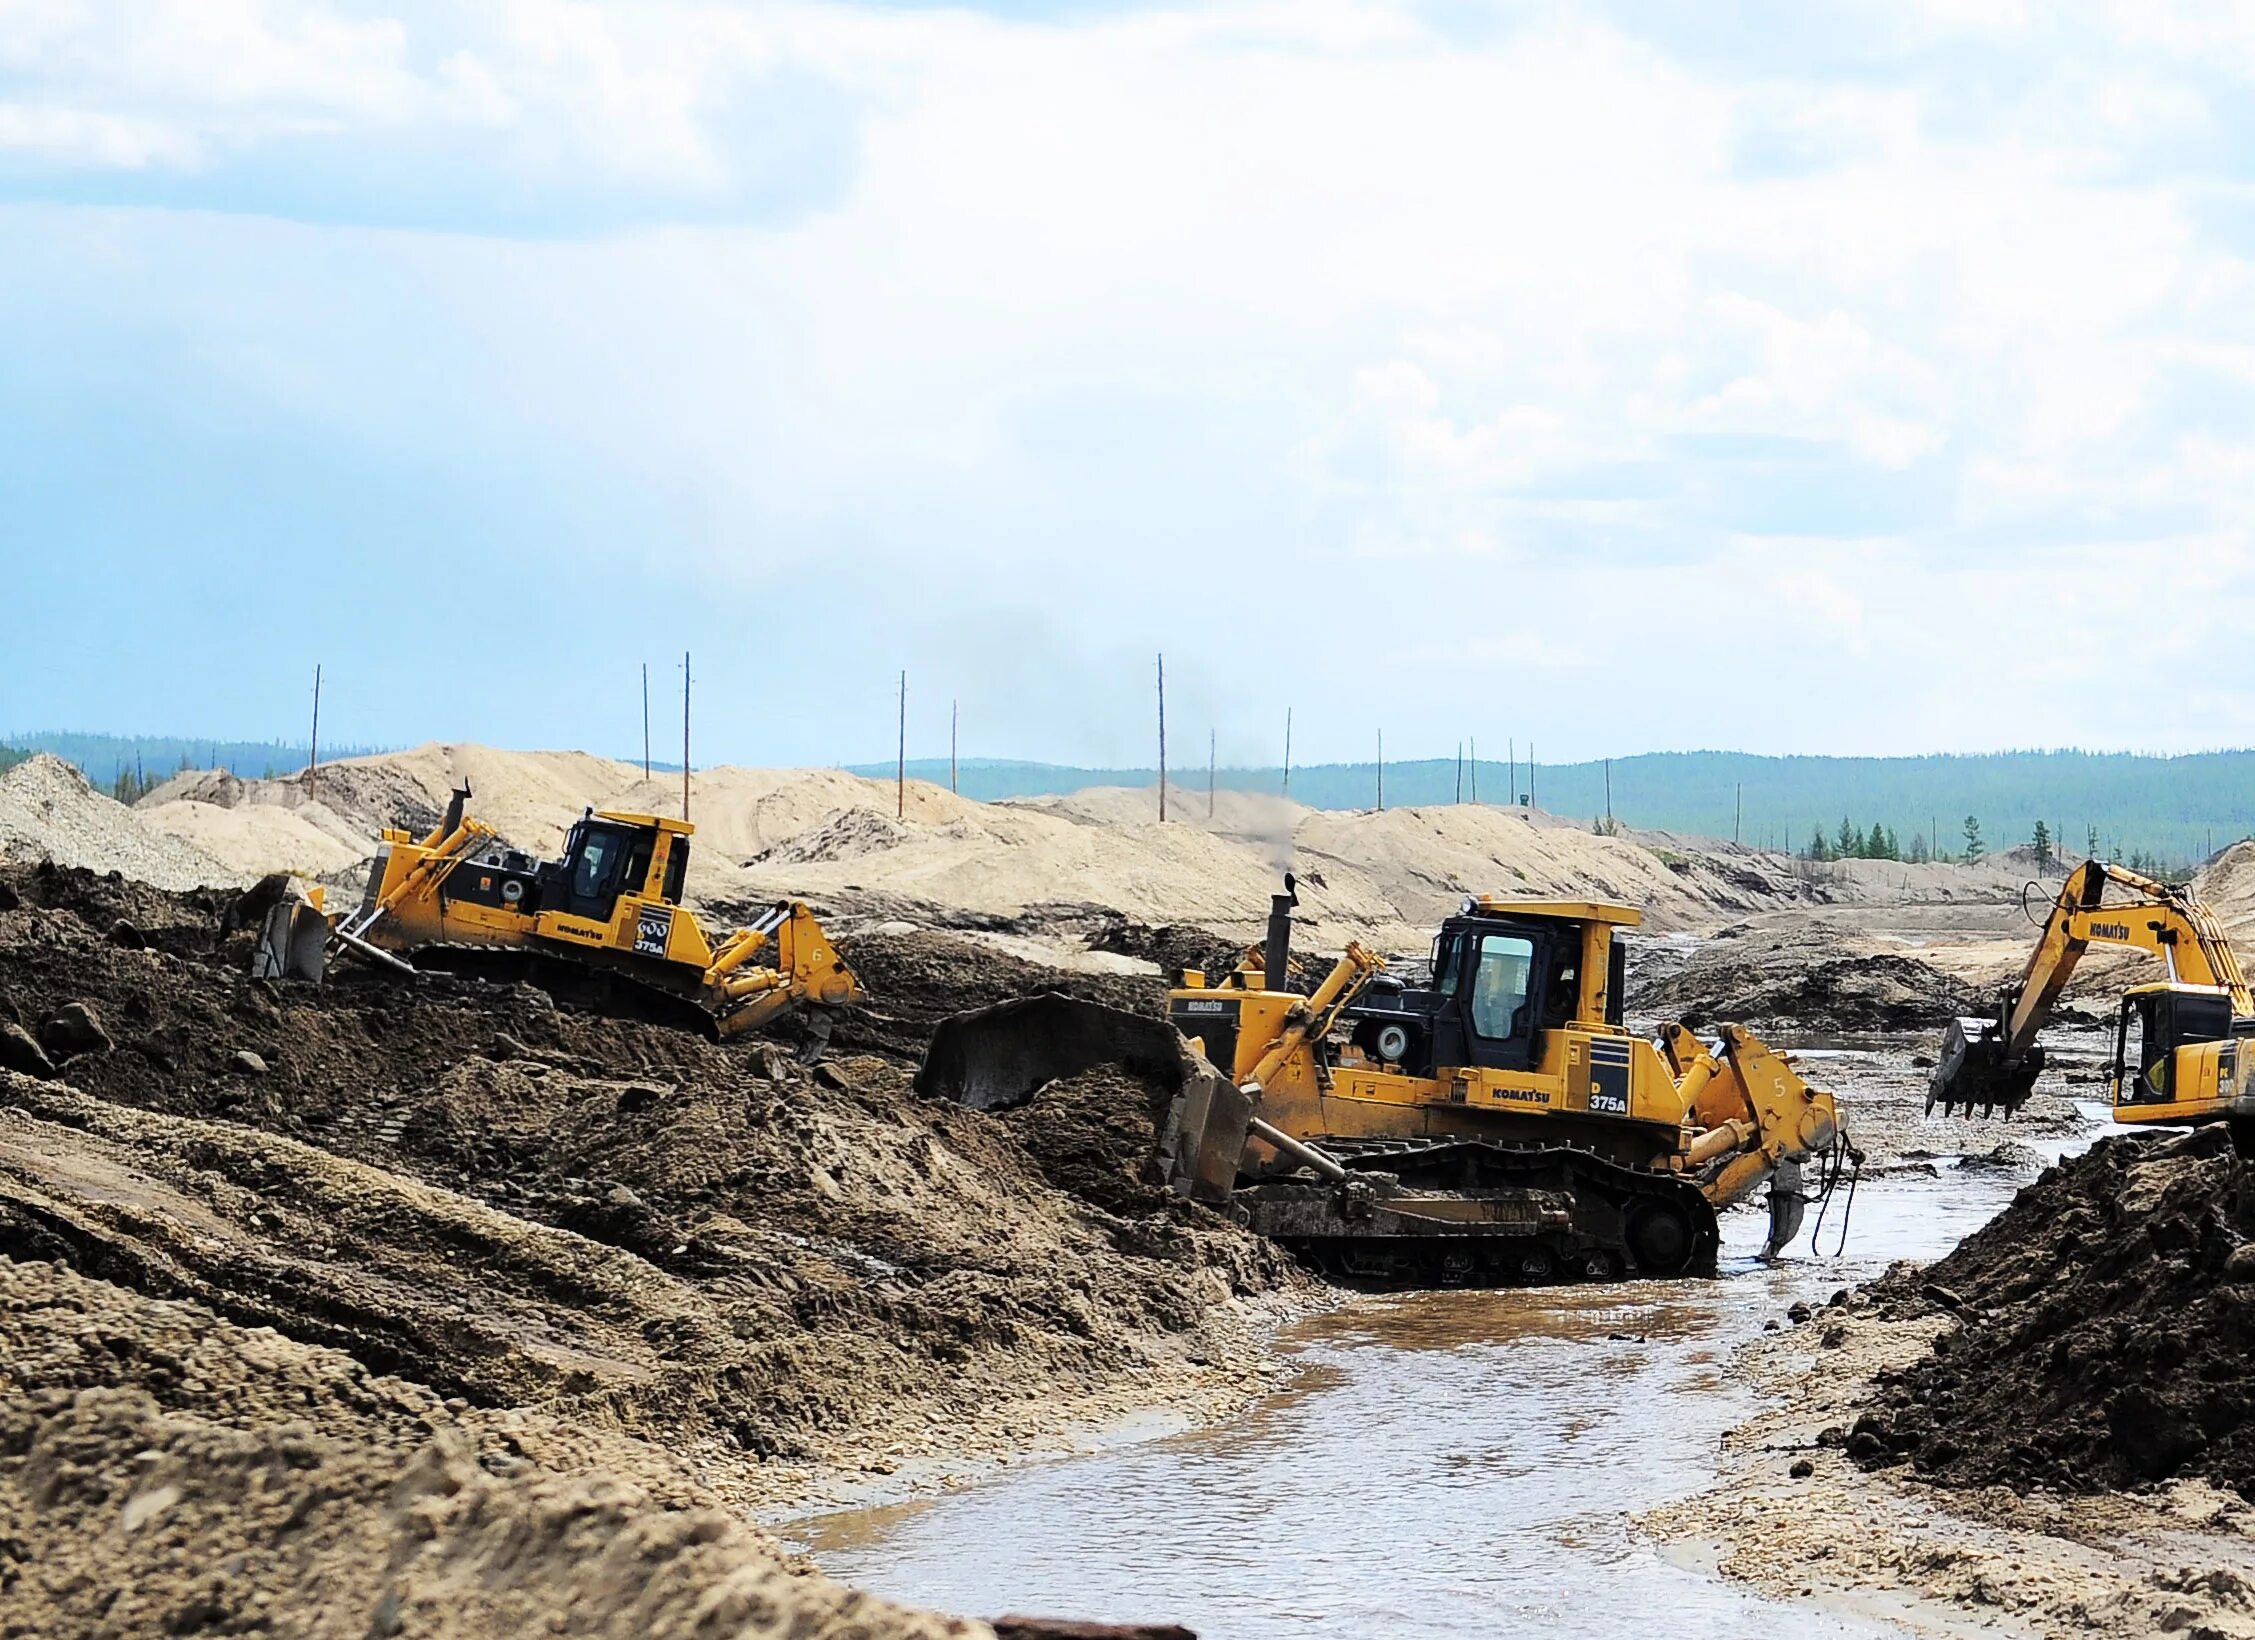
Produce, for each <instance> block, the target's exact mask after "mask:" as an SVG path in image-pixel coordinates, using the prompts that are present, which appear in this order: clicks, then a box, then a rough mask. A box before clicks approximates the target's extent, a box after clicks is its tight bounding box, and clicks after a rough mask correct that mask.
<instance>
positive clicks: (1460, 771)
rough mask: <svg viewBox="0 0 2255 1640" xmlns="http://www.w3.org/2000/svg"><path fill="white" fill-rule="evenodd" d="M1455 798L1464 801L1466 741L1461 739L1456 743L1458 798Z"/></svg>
mask: <svg viewBox="0 0 2255 1640" xmlns="http://www.w3.org/2000/svg"><path fill="white" fill-rule="evenodd" d="M1455 800H1456V801H1457V802H1459V803H1461V802H1463V801H1464V742H1463V741H1461V740H1460V741H1458V742H1457V743H1456V799H1455Z"/></svg>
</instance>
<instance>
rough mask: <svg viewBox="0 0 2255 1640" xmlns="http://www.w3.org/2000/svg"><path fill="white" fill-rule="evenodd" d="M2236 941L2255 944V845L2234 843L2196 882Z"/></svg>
mask: <svg viewBox="0 0 2255 1640" xmlns="http://www.w3.org/2000/svg"><path fill="white" fill-rule="evenodd" d="M2192 886H2193V889H2194V892H2196V893H2197V894H2199V896H2200V897H2201V898H2202V899H2203V900H2205V901H2207V903H2208V907H2209V909H2210V910H2212V911H2214V912H2215V913H2216V915H2217V916H2218V917H2220V918H2221V919H2223V923H2224V926H2225V927H2226V928H2227V929H2229V930H2230V931H2231V935H2232V938H2233V939H2234V940H2236V941H2242V942H2246V943H2248V944H2255V842H2245V843H2234V844H2232V846H2231V847H2230V848H2227V849H2225V850H2224V852H2223V853H2221V854H2219V855H2217V856H2216V858H2215V859H2214V860H2212V861H2210V862H2209V864H2208V866H2207V868H2206V869H2205V870H2203V871H2202V872H2201V873H2200V875H2199V876H2197V877H2195V878H2194V879H2193V884H2192Z"/></svg>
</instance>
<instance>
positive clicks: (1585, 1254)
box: [1238, 1140, 1722, 1286]
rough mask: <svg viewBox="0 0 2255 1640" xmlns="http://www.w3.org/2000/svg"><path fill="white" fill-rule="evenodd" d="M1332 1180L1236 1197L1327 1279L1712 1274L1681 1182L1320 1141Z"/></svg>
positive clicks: (1256, 1224) (1716, 1244)
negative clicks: (1340, 1169)
mask: <svg viewBox="0 0 2255 1640" xmlns="http://www.w3.org/2000/svg"><path fill="white" fill-rule="evenodd" d="M1325 1150H1326V1152H1327V1153H1328V1154H1330V1155H1332V1156H1334V1157H1335V1158H1336V1159H1337V1160H1338V1161H1339V1162H1340V1163H1341V1164H1342V1165H1343V1166H1345V1167H1346V1168H1347V1169H1348V1171H1349V1173H1350V1175H1352V1177H1350V1179H1349V1180H1348V1182H1347V1183H1346V1184H1344V1185H1326V1184H1311V1183H1309V1182H1307V1181H1305V1180H1300V1179H1290V1180H1273V1181H1270V1182H1267V1183H1263V1184H1257V1185H1252V1186H1248V1187H1246V1188H1245V1189H1243V1190H1241V1191H1239V1192H1238V1195H1239V1199H1240V1204H1241V1205H1242V1206H1243V1208H1244V1209H1245V1212H1246V1216H1247V1217H1248V1219H1249V1221H1250V1223H1251V1224H1252V1227H1253V1228H1254V1229H1257V1230H1260V1231H1262V1232H1264V1233H1265V1234H1268V1235H1270V1236H1273V1237H1274V1238H1275V1239H1277V1240H1278V1241H1280V1242H1282V1243H1284V1244H1285V1245H1286V1246H1287V1247H1289V1248H1291V1249H1292V1251H1293V1252H1294V1253H1296V1254H1298V1255H1299V1256H1300V1257H1301V1258H1303V1259H1305V1260H1306V1261H1307V1262H1308V1263H1310V1264H1312V1265H1314V1266H1315V1267H1316V1268H1317V1269H1318V1270H1320V1271H1322V1272H1323V1273H1324V1274H1325V1275H1328V1276H1330V1277H1332V1278H1333V1279H1336V1280H1342V1281H1348V1282H1353V1283H1357V1284H1379V1285H1404V1286H1408V1285H1415V1286H1433V1285H1441V1286H1534V1285H1542V1284H1546V1283H1550V1282H1560V1281H1616V1280H1622V1279H1662V1280H1664V1279H1672V1278H1677V1277H1685V1276H1712V1275H1713V1274H1714V1273H1715V1269H1716V1259H1717V1256H1718V1254H1719V1252H1720V1248H1721V1242H1722V1234H1721V1227H1720V1226H1719V1225H1718V1224H1717V1222H1716V1219H1715V1210H1714V1208H1713V1206H1712V1205H1710V1204H1709V1202H1708V1201H1707V1198H1706V1197H1705V1196H1703V1195H1701V1194H1700V1192H1699V1189H1698V1187H1697V1186H1696V1185H1694V1184H1693V1183H1692V1182H1691V1181H1690V1180H1688V1179H1686V1178H1683V1177H1681V1176H1679V1175H1676V1174H1672V1173H1660V1172H1655V1171H1650V1170H1647V1169H1643V1168H1635V1167H1627V1166H1623V1165H1622V1164H1620V1163H1618V1162H1613V1161H1608V1160H1607V1159H1606V1158H1604V1157H1602V1156H1598V1155H1594V1154H1592V1153H1591V1152H1588V1151H1585V1150H1577V1149H1573V1148H1571V1147H1568V1146H1559V1145H1543V1146H1514V1145H1505V1144H1496V1143H1492V1142H1488V1141H1483V1140H1431V1141H1410V1140H1400V1141H1361V1142H1355V1141H1346V1142H1340V1141H1331V1142H1329V1143H1327V1144H1326V1145H1325Z"/></svg>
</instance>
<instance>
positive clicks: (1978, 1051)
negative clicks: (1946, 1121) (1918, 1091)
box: [1926, 1017, 2044, 1117]
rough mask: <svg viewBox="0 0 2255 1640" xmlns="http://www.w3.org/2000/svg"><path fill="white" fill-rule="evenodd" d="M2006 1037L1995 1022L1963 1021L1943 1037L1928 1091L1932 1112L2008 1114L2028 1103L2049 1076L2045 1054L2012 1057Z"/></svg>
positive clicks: (2040, 1051)
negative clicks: (2043, 1076)
mask: <svg viewBox="0 0 2255 1640" xmlns="http://www.w3.org/2000/svg"><path fill="white" fill-rule="evenodd" d="M2004 1049H2005V1044H2004V1033H2003V1031H2002V1029H2001V1028H2000V1027H1999V1026H1998V1024H1997V1022H1996V1021H1995V1020H1993V1019H1978V1018H1962V1017H1961V1018H1958V1019H1953V1020H1951V1021H1950V1023H1949V1026H1948V1028H1947V1029H1945V1030H1944V1031H1943V1033H1942V1053H1941V1057H1940V1058H1939V1059H1938V1060H1937V1061H1936V1062H1935V1065H1934V1075H1933V1078H1932V1079H1931V1080H1930V1081H1929V1082H1928V1084H1927V1089H1926V1109H1927V1111H1928V1113H1929V1114H1931V1113H1932V1112H1933V1109H1934V1107H1935V1106H1936V1105H1940V1106H1941V1107H1942V1114H1943V1115H1944V1116H1949V1115H1952V1114H1959V1115H1964V1116H1971V1115H1973V1114H1974V1112H1975V1110H1976V1109H1978V1110H1979V1112H1980V1114H1981V1115H1983V1116H1988V1115H1992V1114H1994V1113H1995V1112H1997V1111H1999V1110H2001V1111H2003V1112H2004V1114H2005V1115H2006V1116H2008V1117H2009V1116H2011V1115H2012V1114H2013V1113H2014V1112H2015V1111H2017V1110H2019V1108H2020V1107H2021V1106H2022V1105H2024V1104H2026V1103H2027V1102H2028V1095H2029V1094H2030V1093H2031V1092H2033V1091H2034V1089H2035V1086H2036V1078H2037V1077H2038V1076H2040V1075H2041V1074H2042V1073H2043V1068H2044V1050H2043V1049H2042V1048H2040V1047H2036V1048H2030V1049H2029V1050H2028V1051H2027V1052H2026V1053H2025V1054H2023V1055H2021V1056H2020V1057H2019V1058H2018V1059H2013V1058H2010V1057H2008V1056H2007V1055H2006V1053H2005V1051H2004Z"/></svg>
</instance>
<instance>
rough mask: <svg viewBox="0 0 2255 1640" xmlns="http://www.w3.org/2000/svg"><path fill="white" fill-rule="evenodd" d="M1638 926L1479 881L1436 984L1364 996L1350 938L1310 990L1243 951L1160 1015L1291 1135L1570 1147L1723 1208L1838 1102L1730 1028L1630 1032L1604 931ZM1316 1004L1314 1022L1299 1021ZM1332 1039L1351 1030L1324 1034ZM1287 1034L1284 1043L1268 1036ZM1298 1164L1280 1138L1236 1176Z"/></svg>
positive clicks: (1597, 908) (1446, 943)
mask: <svg viewBox="0 0 2255 1640" xmlns="http://www.w3.org/2000/svg"><path fill="white" fill-rule="evenodd" d="M1642 921H1643V914H1642V913H1641V912H1639V911H1637V910H1635V909H1634V908H1632V907H1628V906H1621V905H1610V904H1605V903H1602V902H1596V901H1572V900H1510V899H1500V898H1493V897H1486V896H1483V897H1479V898H1476V899H1471V900H1468V901H1467V902H1466V905H1465V909H1464V912H1463V914H1462V915H1461V916H1458V917H1453V918H1451V919H1449V920H1448V922H1447V923H1445V924H1444V925H1443V927H1442V930H1441V933H1440V936H1439V937H1438V939H1437V940H1436V942H1435V958H1434V969H1435V972H1434V983H1433V985H1432V986H1430V987H1427V988H1423V989H1420V990H1416V991H1408V990H1404V991H1402V992H1399V993H1397V996H1396V998H1395V999H1393V1000H1392V1001H1391V1003H1389V1002H1387V1001H1381V1000H1375V999H1374V998H1373V995H1372V990H1371V985H1372V982H1373V981H1374V980H1375V979H1376V978H1377V977H1378V975H1379V973H1380V971H1381V969H1382V966H1383V965H1382V964H1380V963H1379V962H1378V960H1377V959H1376V958H1374V957H1372V956H1370V955H1369V954H1368V953H1367V952H1363V951H1362V950H1361V949H1360V948H1359V947H1350V948H1349V951H1348V954H1347V956H1346V957H1345V958H1343V959H1342V960H1341V963H1340V967H1339V969H1338V970H1337V971H1336V972H1335V973H1334V974H1333V976H1332V978H1331V979H1330V980H1327V981H1326V982H1325V986H1324V987H1323V988H1319V990H1318V991H1317V993H1316V997H1314V998H1310V997H1305V996H1301V995H1299V994H1297V993H1295V992H1291V991H1285V990H1272V989H1270V988H1269V987H1268V985H1267V983H1266V971H1265V963H1266V956H1265V954H1262V953H1260V952H1258V951H1256V952H1254V953H1249V954H1248V956H1247V959H1246V961H1245V962H1244V963H1243V964H1241V965H1240V966H1239V968H1238V969H1237V970H1236V971H1235V972H1233V973H1231V974H1229V975H1227V976H1225V977H1224V978H1223V979H1222V980H1221V981H1220V982H1219V983H1218V984H1214V985H1208V984H1207V983H1206V976H1204V975H1203V974H1199V973H1195V972H1193V973H1188V974H1185V975H1184V976H1183V978H1184V984H1183V985H1182V987H1181V988H1179V989H1177V990H1175V991H1174V992H1172V993H1171V1010H1170V1011H1171V1013H1172V1016H1173V1018H1174V1020H1175V1023H1176V1024H1177V1025H1178V1026H1179V1027H1180V1028H1181V1029H1182V1030H1183V1032H1184V1033H1185V1034H1186V1035H1188V1036H1191V1037H1192V1038H1193V1039H1194V1040H1196V1041H1197V1042H1198V1044H1199V1046H1200V1048H1201V1051H1203V1052H1205V1053H1207V1054H1208V1055H1209V1056H1218V1058H1217V1063H1218V1064H1219V1065H1220V1068H1221V1069H1222V1070H1223V1071H1225V1072H1226V1073H1228V1074H1229V1075H1231V1076H1232V1078H1233V1079H1234V1080H1235V1081H1237V1082H1238V1083H1240V1084H1248V1083H1257V1084H1258V1087H1259V1099H1260V1103H1259V1111H1260V1115H1261V1116H1262V1117H1263V1118H1264V1119H1265V1120H1266V1121H1268V1122H1270V1123H1272V1124H1273V1125H1274V1126H1276V1127H1277V1128H1279V1129H1281V1130H1282V1131H1283V1132H1285V1133H1287V1134H1289V1135H1291V1136H1292V1137H1294V1138H1296V1139H1300V1140H1304V1141H1308V1142H1312V1143H1316V1144H1319V1145H1321V1144H1325V1143H1327V1142H1334V1141H1341V1140H1381V1139H1382V1140H1392V1139H1401V1138H1408V1137H1416V1138H1426V1139H1442V1138H1450V1139H1474V1140H1495V1141H1499V1142H1505V1143H1540V1144H1557V1145H1572V1146H1576V1147H1580V1148H1583V1149H1587V1150H1589V1151H1591V1152H1593V1153H1595V1154H1598V1155H1601V1156H1604V1157H1606V1158H1608V1159H1610V1160H1613V1161H1615V1162H1618V1163H1621V1164H1623V1165H1626V1166H1632V1167H1639V1168H1652V1169H1664V1170H1669V1171H1676V1172H1695V1171H1696V1172H1702V1173H1703V1174H1704V1179H1703V1181H1702V1188H1703V1190H1704V1193H1705V1194H1707V1196H1708V1198H1709V1200H1710V1201H1712V1202H1713V1203H1714V1204H1715V1205H1717V1206H1723V1205H1727V1204H1728V1203H1729V1202H1732V1201H1735V1200H1737V1199H1739V1198H1741V1197H1743V1196H1744V1195H1746V1194H1747V1193H1749V1192H1750V1191H1752V1190H1753V1189H1754V1188H1756V1187H1757V1186H1759V1185H1760V1184H1762V1183H1763V1182H1765V1181H1766V1180H1767V1179H1768V1178H1769V1177H1770V1175H1771V1173H1772V1171H1773V1170H1774V1169H1775V1167H1776V1166H1777V1164H1778V1163H1779V1162H1781V1161H1784V1160H1786V1159H1788V1158H1791V1159H1800V1158H1804V1157H1808V1156H1812V1155H1815V1154H1817V1153H1819V1152H1822V1151H1824V1150H1825V1149H1827V1148H1828V1147H1829V1146H1831V1145H1832V1144H1834V1142H1835V1141H1836V1140H1837V1139H1838V1137H1839V1134H1840V1116H1839V1111H1838V1109H1837V1107H1836V1105H1835V1102H1834V1100H1833V1098H1832V1096H1831V1095H1830V1094H1829V1093H1825V1092H1822V1091H1820V1090H1818V1089H1816V1088H1813V1087H1811V1086H1810V1085H1809V1084H1808V1083H1807V1082H1806V1081H1804V1080H1803V1079H1802V1078H1801V1076H1800V1075H1799V1073H1798V1072H1796V1071H1795V1070H1794V1069H1793V1067H1792V1065H1791V1064H1790V1063H1789V1061H1788V1060H1787V1059H1786V1058H1785V1056H1784V1055H1782V1054H1780V1053H1778V1052H1776V1051H1774V1050H1773V1049H1771V1048H1769V1047H1768V1046H1767V1045H1766V1044H1764V1043H1762V1042H1761V1041H1760V1040H1759V1039H1758V1038H1756V1037H1755V1036H1754V1035H1753V1034H1752V1033H1751V1032H1749V1031H1746V1030H1745V1029H1743V1028H1742V1027H1739V1026H1735V1025H1732V1026H1726V1027H1724V1028H1723V1031H1722V1034H1721V1039H1720V1041H1719V1042H1717V1043H1716V1044H1715V1045H1713V1046H1712V1047H1710V1046H1708V1045H1706V1044H1704V1043H1702V1042H1700V1041H1699V1040H1698V1039H1697V1038H1696V1037H1695V1036H1694V1035H1693V1033H1691V1032H1690V1031H1688V1030H1686V1029H1684V1028H1683V1027H1681V1026H1676V1025H1670V1026H1667V1027H1665V1028H1664V1029H1663V1031H1662V1033H1661V1035H1660V1038H1659V1040H1658V1041H1652V1040H1648V1039H1646V1038H1644V1037H1641V1036H1638V1035H1635V1034H1634V1033H1632V1032H1630V1031H1629V1030H1627V1029H1626V1028H1625V1027H1624V1026H1623V1025H1622V1024H1621V1023H1620V1015H1621V1007H1620V998H1619V996H1618V994H1617V992H1618V988H1619V986H1620V983H1621V972H1622V965H1621V963H1620V962H1619V961H1618V960H1617V949H1618V948H1617V944H1616V935H1617V933H1618V931H1620V930H1622V929H1627V928H1634V927H1636V926H1638V925H1639V924H1640V923H1641V922H1642ZM1483 987H1484V988H1485V989H1484V990H1483ZM1327 991H1332V992H1334V993H1335V994H1334V995H1333V996H1332V997H1330V998H1327V997H1326V992H1327ZM1326 1012H1328V1014H1329V1016H1330V1017H1329V1018H1328V1019H1322V1018H1319V1019H1317V1020H1316V1021H1315V1023H1317V1024H1318V1025H1320V1026H1321V1029H1301V1030H1298V1031H1295V1030H1294V1025H1295V1022H1298V1021H1305V1020H1308V1019H1309V1017H1310V1016H1311V1015H1322V1014H1324V1013H1326ZM1451 1016H1455V1018H1454V1021H1453V1023H1452V1021H1451ZM1202 1022H1204V1023H1202ZM1389 1027H1393V1029H1392V1030H1389ZM1335 1034H1337V1035H1344V1036H1345V1037H1346V1038H1347V1040H1345V1041H1344V1042H1337V1043H1331V1042H1327V1041H1326V1038H1328V1037H1330V1036H1332V1035H1335ZM1288 1039H1289V1040H1290V1041H1291V1042H1292V1044H1293V1046H1292V1048H1291V1051H1288V1052H1285V1053H1282V1054H1277V1053H1275V1052H1274V1051H1273V1050H1274V1048H1275V1045H1276V1044H1278V1043H1279V1042H1281V1041H1285V1040H1288ZM1452 1050H1455V1051H1452ZM1295 1165H1297V1164H1296V1163H1295V1161H1294V1160H1293V1158H1291V1157H1289V1156H1287V1155H1283V1154H1280V1153H1279V1154H1275V1155H1273V1156H1272V1157H1270V1158H1269V1159H1267V1160H1266V1161H1265V1162H1264V1163H1257V1164H1252V1165H1249V1166H1248V1172H1254V1173H1257V1172H1259V1171H1262V1170H1264V1169H1268V1170H1288V1169H1290V1168H1292V1167H1293V1166H1295Z"/></svg>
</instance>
